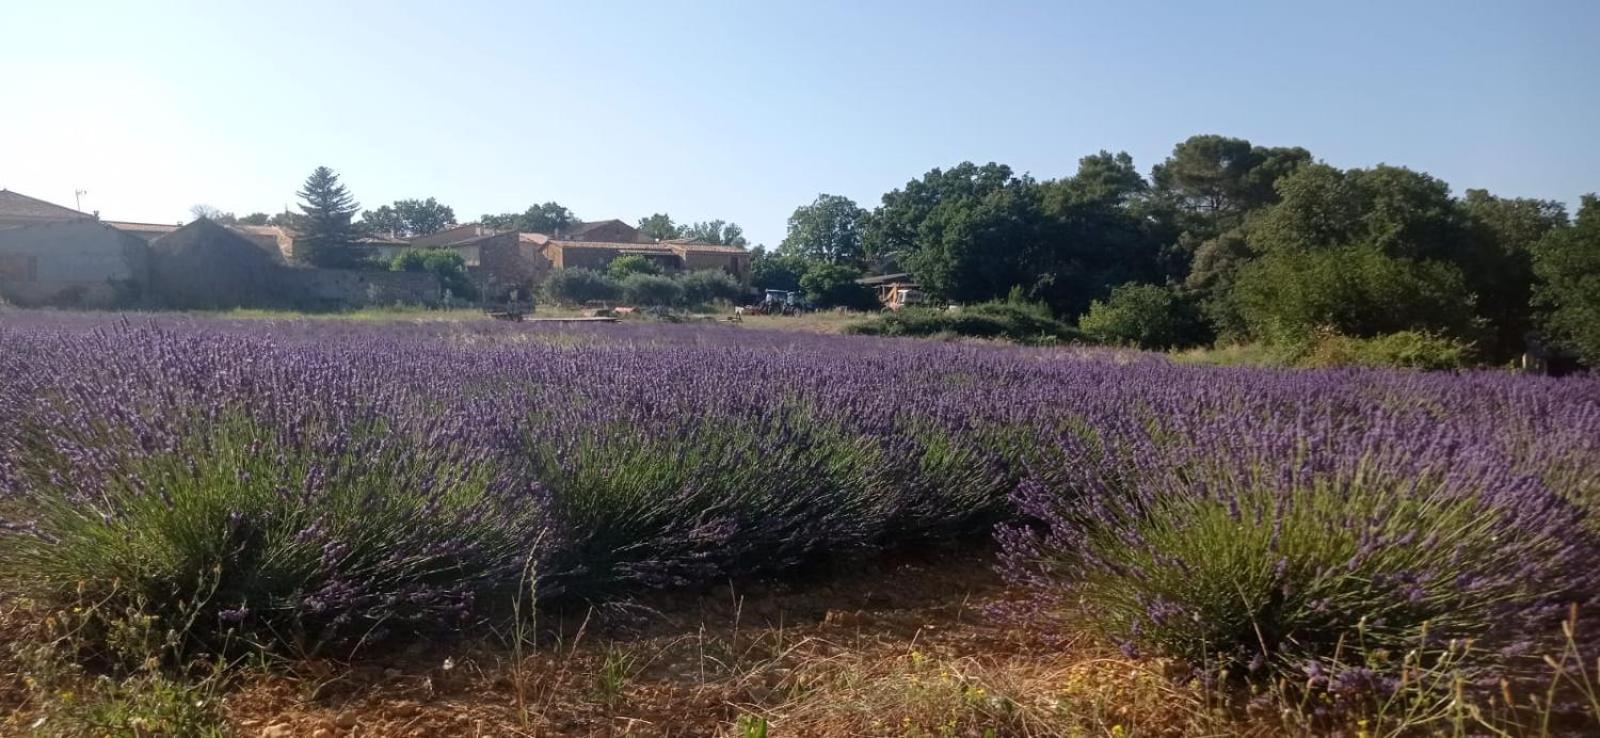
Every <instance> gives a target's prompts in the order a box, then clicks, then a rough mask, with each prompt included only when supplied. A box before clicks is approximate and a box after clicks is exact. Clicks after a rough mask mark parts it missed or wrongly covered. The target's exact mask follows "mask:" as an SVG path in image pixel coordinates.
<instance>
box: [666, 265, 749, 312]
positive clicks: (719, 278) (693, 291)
mask: <svg viewBox="0 0 1600 738" xmlns="http://www.w3.org/2000/svg"><path fill="white" fill-rule="evenodd" d="M678 284H679V285H680V286H681V287H683V301H684V303H685V304H688V305H709V304H711V303H713V302H718V301H728V302H732V301H734V300H737V299H739V297H740V296H741V295H743V294H744V288H743V287H741V286H740V285H739V280H737V279H734V278H733V276H732V275H730V274H728V273H727V272H724V271H721V270H719V269H699V270H695V271H692V272H687V273H685V274H683V275H682V276H680V277H678Z"/></svg>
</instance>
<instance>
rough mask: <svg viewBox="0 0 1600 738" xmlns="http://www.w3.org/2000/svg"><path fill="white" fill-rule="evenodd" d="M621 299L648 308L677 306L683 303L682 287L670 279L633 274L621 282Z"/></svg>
mask: <svg viewBox="0 0 1600 738" xmlns="http://www.w3.org/2000/svg"><path fill="white" fill-rule="evenodd" d="M622 299H624V300H627V301H628V302H630V303H632V304H634V305H643V306H649V307H656V306H665V305H677V304H679V303H681V302H683V285H680V284H678V281H677V280H675V279H673V278H671V277H663V276H660V275H656V274H633V275H630V276H629V277H628V278H627V279H624V280H622Z"/></svg>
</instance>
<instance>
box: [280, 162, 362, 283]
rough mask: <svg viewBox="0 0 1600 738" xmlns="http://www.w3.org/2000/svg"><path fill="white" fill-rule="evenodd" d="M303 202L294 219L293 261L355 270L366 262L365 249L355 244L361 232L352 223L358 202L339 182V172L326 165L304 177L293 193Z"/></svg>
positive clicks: (326, 267) (328, 267) (357, 208)
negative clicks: (296, 190) (302, 182)
mask: <svg viewBox="0 0 1600 738" xmlns="http://www.w3.org/2000/svg"><path fill="white" fill-rule="evenodd" d="M295 194H297V195H299V196H300V198H301V199H302V200H303V201H304V202H302V203H301V204H300V209H301V210H302V211H304V213H305V214H304V215H303V216H301V217H299V218H297V220H298V221H299V222H298V224H297V225H298V226H299V233H297V234H296V235H295V243H294V256H295V260H296V261H300V262H303V263H306V264H310V265H311V266H315V267H322V268H325V269H355V268H359V267H361V266H363V265H364V264H365V263H366V262H367V253H366V250H365V249H363V248H361V247H359V246H357V245H356V243H355V240H356V238H357V237H358V236H359V235H360V234H359V233H358V232H357V230H356V227H355V225H354V223H352V222H351V221H352V220H353V219H354V217H355V214H356V212H357V211H359V210H360V209H361V205H360V204H358V203H357V202H356V201H355V198H354V197H351V196H350V192H349V191H348V190H346V189H345V188H344V185H342V184H339V175H338V174H336V173H334V171H333V170H332V169H329V168H327V167H317V169H316V171H314V172H312V173H311V176H310V177H307V178H306V184H305V187H303V188H302V189H301V190H300V191H299V192H297V193H295Z"/></svg>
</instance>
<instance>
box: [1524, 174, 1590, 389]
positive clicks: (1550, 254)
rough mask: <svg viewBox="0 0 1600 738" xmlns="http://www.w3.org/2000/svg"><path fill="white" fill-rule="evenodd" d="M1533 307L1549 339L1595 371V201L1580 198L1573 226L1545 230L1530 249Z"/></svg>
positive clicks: (1588, 197)
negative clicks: (1534, 281) (1540, 312)
mask: <svg viewBox="0 0 1600 738" xmlns="http://www.w3.org/2000/svg"><path fill="white" fill-rule="evenodd" d="M1533 268H1534V271H1535V273H1537V274H1538V276H1539V278H1540V280H1541V281H1540V283H1539V284H1538V285H1537V286H1536V287H1535V288H1534V289H1535V300H1536V304H1537V305H1538V306H1539V307H1541V308H1543V309H1544V316H1543V324H1544V327H1545V329H1546V330H1547V331H1548V335H1549V337H1550V338H1551V339H1552V340H1553V341H1554V342H1555V343H1556V344H1557V345H1558V346H1561V347H1563V348H1565V349H1567V350H1568V351H1571V352H1572V353H1573V354H1574V355H1576V356H1577V357H1578V358H1580V359H1582V360H1583V361H1585V362H1587V363H1589V364H1590V365H1591V366H1600V199H1597V198H1596V197H1595V196H1594V195H1587V196H1585V197H1584V198H1583V204H1582V206H1580V207H1579V209H1578V218H1577V222H1576V223H1575V224H1574V225H1572V226H1571V227H1561V228H1555V229H1552V230H1550V231H1549V232H1548V233H1546V234H1545V235H1544V237H1542V238H1541V239H1540V240H1539V242H1538V245H1537V246H1536V247H1535V248H1534V260H1533Z"/></svg>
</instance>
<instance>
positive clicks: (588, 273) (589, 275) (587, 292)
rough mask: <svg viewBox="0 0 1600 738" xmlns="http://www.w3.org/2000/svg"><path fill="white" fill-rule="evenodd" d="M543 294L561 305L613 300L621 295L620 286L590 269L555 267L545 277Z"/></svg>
mask: <svg viewBox="0 0 1600 738" xmlns="http://www.w3.org/2000/svg"><path fill="white" fill-rule="evenodd" d="M544 294H545V296H546V297H548V298H550V300H551V301H552V302H558V303H561V304H563V305H582V304H583V303H586V302H593V301H600V302H614V301H616V300H617V299H619V298H621V297H622V286H621V285H620V284H618V283H617V281H616V280H614V279H612V278H610V277H608V276H606V275H604V274H601V273H600V272H596V271H594V270H592V269H557V270H555V271H552V272H550V276H548V277H546V278H545V282H544Z"/></svg>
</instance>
